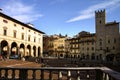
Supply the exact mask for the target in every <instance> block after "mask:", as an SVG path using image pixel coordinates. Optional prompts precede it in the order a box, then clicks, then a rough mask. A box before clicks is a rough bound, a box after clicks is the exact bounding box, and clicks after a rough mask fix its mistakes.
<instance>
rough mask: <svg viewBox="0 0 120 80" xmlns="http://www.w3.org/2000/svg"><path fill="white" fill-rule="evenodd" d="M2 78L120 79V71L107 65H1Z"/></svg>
mask: <svg viewBox="0 0 120 80" xmlns="http://www.w3.org/2000/svg"><path fill="white" fill-rule="evenodd" d="M46 73H48V74H47V77H46ZM54 74H55V75H56V76H57V77H55V75H54ZM0 80H120V73H118V72H116V71H113V70H111V69H109V68H107V67H42V68H34V67H33V68H30V67H29V68H25V67H17V68H16V67H13V68H12V67H0Z"/></svg>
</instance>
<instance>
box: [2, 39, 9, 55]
mask: <svg viewBox="0 0 120 80" xmlns="http://www.w3.org/2000/svg"><path fill="white" fill-rule="evenodd" d="M8 51H9V50H8V42H7V41H6V40H3V41H2V42H1V53H0V54H1V55H3V56H5V57H7V56H8V54H9V53H8Z"/></svg>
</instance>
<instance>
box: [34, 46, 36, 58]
mask: <svg viewBox="0 0 120 80" xmlns="http://www.w3.org/2000/svg"><path fill="white" fill-rule="evenodd" d="M33 55H34V57H36V46H33Z"/></svg>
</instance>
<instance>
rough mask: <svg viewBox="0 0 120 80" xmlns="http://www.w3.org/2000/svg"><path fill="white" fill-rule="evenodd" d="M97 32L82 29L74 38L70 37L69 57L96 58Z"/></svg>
mask: <svg viewBox="0 0 120 80" xmlns="http://www.w3.org/2000/svg"><path fill="white" fill-rule="evenodd" d="M95 40H96V37H95V34H91V33H89V32H86V31H82V32H80V33H78V34H77V36H75V37H74V38H71V39H68V40H67V41H68V42H69V46H70V50H69V54H68V55H69V57H72V58H81V59H95Z"/></svg>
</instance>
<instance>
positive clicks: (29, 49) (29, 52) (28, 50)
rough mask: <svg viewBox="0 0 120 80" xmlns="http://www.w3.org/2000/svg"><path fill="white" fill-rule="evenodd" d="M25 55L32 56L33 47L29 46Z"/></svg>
mask: <svg viewBox="0 0 120 80" xmlns="http://www.w3.org/2000/svg"><path fill="white" fill-rule="evenodd" d="M25 55H26V56H31V46H30V45H28V46H27V51H26V54H25Z"/></svg>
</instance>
